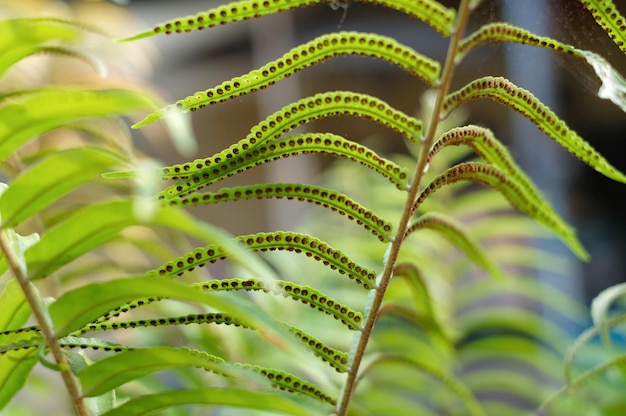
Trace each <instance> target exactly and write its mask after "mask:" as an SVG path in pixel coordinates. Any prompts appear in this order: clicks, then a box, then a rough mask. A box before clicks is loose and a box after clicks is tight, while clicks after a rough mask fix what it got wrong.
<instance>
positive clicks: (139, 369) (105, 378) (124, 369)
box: [78, 347, 236, 397]
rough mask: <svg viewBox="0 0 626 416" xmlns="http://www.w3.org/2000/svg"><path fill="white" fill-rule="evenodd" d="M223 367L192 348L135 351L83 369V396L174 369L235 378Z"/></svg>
mask: <svg viewBox="0 0 626 416" xmlns="http://www.w3.org/2000/svg"><path fill="white" fill-rule="evenodd" d="M224 363H225V362H224V360H223V359H222V358H219V357H215V356H213V355H211V354H207V353H205V352H201V351H197V350H192V349H189V348H172V347H149V348H135V349H130V350H127V351H123V352H120V353H119V354H115V355H112V356H110V357H107V358H104V359H102V360H98V361H97V362H95V363H94V364H92V365H90V366H88V367H85V368H84V369H82V370H81V371H80V372H79V373H78V376H79V378H80V381H81V384H82V387H83V394H84V395H85V396H86V397H93V396H99V395H101V394H104V393H106V392H108V391H110V390H112V389H115V388H117V387H119V386H121V385H122V384H125V383H127V382H129V381H132V380H135V379H137V378H140V377H143V376H145V375H147V374H151V373H154V372H156V371H162V370H165V369H170V368H174V367H197V368H202V369H204V370H210V371H212V372H214V373H217V374H221V375H227V376H235V375H236V372H234V371H232V369H229V367H230V366H228V365H224Z"/></svg>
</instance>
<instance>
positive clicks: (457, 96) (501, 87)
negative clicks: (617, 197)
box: [444, 77, 626, 183]
mask: <svg viewBox="0 0 626 416" xmlns="http://www.w3.org/2000/svg"><path fill="white" fill-rule="evenodd" d="M477 98H489V99H492V100H494V101H496V102H499V103H501V104H503V105H506V106H508V107H510V108H512V109H513V110H515V111H517V112H519V113H520V114H522V115H523V116H525V117H526V118H527V119H528V120H530V121H531V122H533V123H534V124H535V125H536V126H537V127H539V129H540V130H541V131H543V132H544V133H545V134H547V135H548V136H549V137H550V138H552V139H553V140H554V141H556V142H557V143H558V144H560V145H561V146H562V147H564V148H565V149H566V150H568V151H569V152H570V153H571V154H573V155H574V156H576V157H577V158H578V159H580V160H581V161H583V162H584V163H586V164H587V165H589V166H591V167H592V168H594V169H595V170H597V171H598V172H600V173H602V174H603V175H605V176H606V177H608V178H611V179H613V180H615V181H618V182H622V183H626V175H624V174H623V173H622V172H620V171H619V170H617V168H615V167H614V166H613V165H611V164H610V163H609V162H608V161H607V160H606V159H605V158H604V157H603V156H602V155H601V154H600V153H598V152H597V151H596V150H595V149H594V148H593V147H592V146H591V145H590V144H589V143H587V142H586V141H585V140H583V139H582V138H581V137H580V136H578V134H576V132H574V131H572V130H570V128H569V127H568V126H567V125H566V124H565V123H564V122H563V121H562V120H561V119H559V118H558V117H557V116H556V114H554V113H553V112H552V111H551V110H550V109H549V108H548V107H547V106H546V105H544V104H543V103H541V101H539V100H538V99H537V98H536V97H535V96H534V95H533V94H532V93H530V92H529V91H527V90H525V89H523V88H519V87H517V86H516V85H514V84H513V83H512V82H511V81H509V80H507V79H506V78H502V77H484V78H480V79H477V80H475V81H472V82H470V83H469V84H468V85H466V86H465V87H463V88H461V89H460V90H458V91H456V92H454V93H452V94H450V95H448V97H447V98H446V101H445V103H444V116H447V115H448V114H450V113H451V112H452V111H454V110H455V109H456V108H458V107H459V106H460V105H461V104H463V103H466V102H468V101H470V100H473V99H477Z"/></svg>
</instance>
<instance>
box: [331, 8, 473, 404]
mask: <svg viewBox="0 0 626 416" xmlns="http://www.w3.org/2000/svg"><path fill="white" fill-rule="evenodd" d="M470 3H472V0H461V4H460V5H459V9H458V12H457V19H456V22H455V27H454V29H453V32H452V34H451V37H450V45H449V47H448V54H447V56H446V61H445V63H444V66H443V71H442V74H441V78H440V84H439V87H438V88H437V97H436V99H435V105H434V106H433V112H432V115H431V119H430V122H429V124H428V128H427V130H426V136H425V138H424V143H423V144H422V148H421V151H420V155H419V158H418V162H417V167H416V168H415V172H414V174H413V180H412V182H411V186H410V188H409V191H408V195H407V199H406V203H405V205H404V209H403V211H402V216H401V217H400V221H399V224H398V230H397V232H396V236H395V239H394V240H393V241H392V242H391V248H390V250H389V256H388V258H387V263H386V264H385V269H384V270H383V274H382V276H381V278H380V282H379V284H378V287H377V288H376V292H375V295H374V297H373V299H372V302H371V306H370V309H369V314H368V315H367V318H366V320H365V323H364V325H363V329H362V332H361V334H359V335H360V337H359V340H358V344H357V346H356V349H355V352H354V357H353V359H352V363H351V365H350V369H349V371H348V377H347V379H346V383H345V385H344V388H343V390H342V392H341V397H340V398H339V401H338V404H337V410H336V412H335V414H336V415H337V416H346V415H347V412H348V407H349V406H350V400H351V398H352V394H353V393H354V390H355V388H356V383H357V380H358V375H359V369H360V366H361V362H362V360H363V357H364V356H365V350H366V348H367V344H368V342H369V339H370V338H371V335H372V331H373V330H374V325H375V324H376V321H377V320H378V316H379V313H380V308H381V305H382V302H383V299H384V297H385V292H386V290H387V287H388V286H389V282H390V281H391V278H392V277H393V271H394V267H395V264H396V262H397V259H398V255H399V253H400V249H401V247H402V243H403V241H404V237H405V233H406V230H407V227H408V225H409V222H410V221H411V218H412V217H413V214H414V205H415V200H416V199H417V195H418V192H419V190H420V186H421V182H422V179H423V177H424V174H425V173H426V169H427V161H428V153H429V151H430V148H431V147H432V145H433V142H434V140H435V135H436V133H437V128H438V126H439V122H440V113H441V109H442V107H443V103H444V101H445V98H446V96H447V94H448V91H449V89H450V85H451V84H452V77H453V74H454V70H455V68H456V62H455V58H456V54H457V50H458V45H459V42H460V40H461V38H462V37H463V33H464V32H465V27H466V26H467V21H468V20H469V15H470V11H471V10H470V5H471V4H470Z"/></svg>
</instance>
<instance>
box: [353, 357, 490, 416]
mask: <svg viewBox="0 0 626 416" xmlns="http://www.w3.org/2000/svg"><path fill="white" fill-rule="evenodd" d="M383 364H398V365H402V366H403V367H404V368H407V367H408V368H409V369H411V370H414V371H418V372H420V373H425V374H428V375H429V376H431V377H433V378H435V379H436V380H438V381H439V382H441V384H442V385H444V386H445V387H446V388H447V389H449V390H450V391H451V392H452V393H453V394H455V395H456V396H457V397H458V398H459V399H461V401H462V402H463V404H464V405H465V407H466V409H467V412H468V414H469V415H472V416H485V415H486V413H485V411H484V410H483V409H482V406H481V404H480V403H479V402H478V400H477V399H476V397H474V394H473V393H472V391H471V390H470V389H469V388H468V386H467V385H466V384H465V383H464V382H463V381H462V380H460V379H459V378H457V377H455V376H454V375H452V374H447V373H446V371H445V370H444V369H442V368H441V367H439V366H437V365H436V364H432V363H428V362H425V361H422V360H418V359H415V358H413V357H406V356H402V355H382V356H380V357H377V358H376V359H374V360H373V361H372V362H371V363H370V364H369V365H368V366H367V367H366V368H365V369H364V370H363V372H362V373H361V374H360V376H359V378H360V379H361V378H363V377H364V376H365V375H366V374H367V373H369V372H370V371H371V370H372V369H373V368H374V367H376V366H380V365H383ZM404 368H403V369H404Z"/></svg>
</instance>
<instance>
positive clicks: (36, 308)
mask: <svg viewBox="0 0 626 416" xmlns="http://www.w3.org/2000/svg"><path fill="white" fill-rule="evenodd" d="M0 250H1V251H2V253H3V254H4V256H5V257H6V259H7V263H8V264H9V268H10V269H11V272H12V273H13V275H14V276H15V279H16V280H17V281H18V283H19V285H20V287H21V288H22V292H24V297H25V298H26V301H27V302H28V304H29V306H30V309H31V310H32V312H33V315H34V316H35V320H36V321H37V323H38V324H39V328H40V329H41V334H42V335H43V337H44V339H45V340H46V344H47V345H48V348H50V352H52V356H53V357H54V360H55V361H56V363H57V365H58V366H59V368H60V372H61V377H62V378H63V382H64V383H65V387H66V388H67V391H68V393H69V395H70V397H71V398H72V403H73V405H74V409H75V410H76V413H77V414H78V415H79V416H89V410H88V409H87V406H86V405H85V402H84V400H83V398H82V396H81V391H80V386H79V384H78V380H76V377H74V374H72V370H71V369H70V365H69V362H68V361H67V357H66V356H65V354H63V350H62V349H61V345H60V344H59V340H58V339H57V337H56V335H55V334H54V329H53V328H52V326H51V323H50V320H49V319H48V314H47V312H46V311H45V310H44V309H43V307H42V305H41V303H40V301H39V296H38V295H37V293H36V292H35V291H34V290H33V287H32V286H31V283H30V281H29V280H28V277H27V276H26V275H25V274H24V271H23V269H22V267H21V266H20V261H19V259H18V258H17V256H16V254H15V252H14V251H13V248H12V246H11V242H10V241H9V240H8V238H7V235H6V231H5V230H0Z"/></svg>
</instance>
